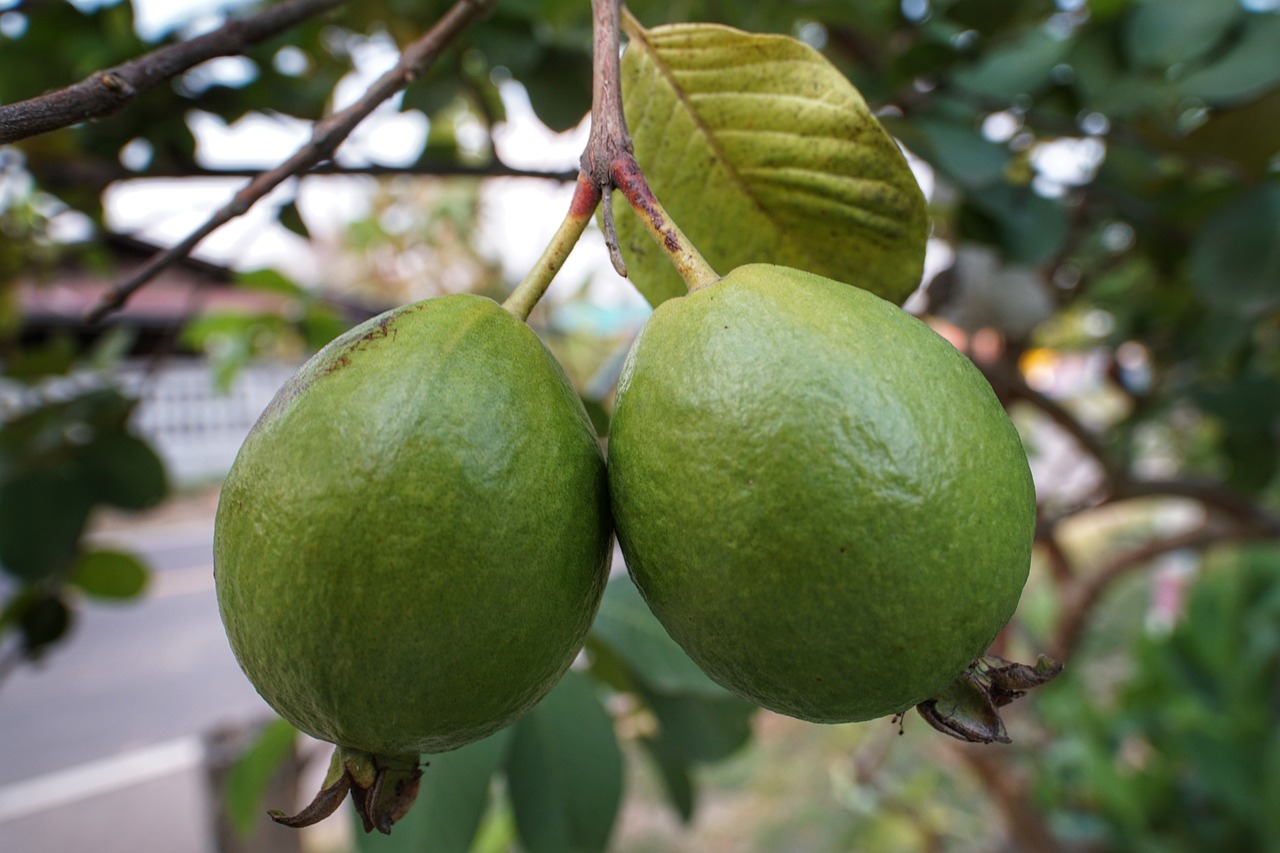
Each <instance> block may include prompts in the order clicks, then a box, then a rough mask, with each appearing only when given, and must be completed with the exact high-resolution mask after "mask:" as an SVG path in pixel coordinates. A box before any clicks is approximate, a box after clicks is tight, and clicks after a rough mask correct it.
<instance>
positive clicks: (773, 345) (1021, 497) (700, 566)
mask: <svg viewBox="0 0 1280 853" xmlns="http://www.w3.org/2000/svg"><path fill="white" fill-rule="evenodd" d="M608 466H609V484H610V489H611V493H612V507H613V514H614V521H615V527H616V530H617V534H618V539H619V543H620V545H621V547H622V551H623V554H624V556H625V557H626V560H627V565H628V568H629V570H630V573H631V576H632V578H633V579H634V581H635V583H636V585H637V586H638V587H639V589H640V591H641V593H642V594H643V595H644V597H645V599H646V601H647V602H648V604H649V606H650V608H651V609H652V610H653V612H654V614H655V615H656V616H657V617H658V619H659V620H660V621H661V622H662V624H663V626H664V627H665V628H666V629H667V631H668V633H670V635H671V636H672V638H674V639H675V640H676V641H677V642H678V643H679V644H680V645H681V646H682V647H683V648H684V649H685V651H686V652H687V653H688V654H689V656H690V657H691V658H692V659H693V660H694V661H695V662H696V663H698V664H699V666H701V667H702V669H703V670H705V671H706V673H707V674H708V675H709V676H711V678H713V679H714V680H715V681H717V682H719V683H720V684H721V685H723V686H724V687H726V688H728V689H729V690H731V691H732V692H734V693H736V694H738V695H739V696H742V697H744V698H746V699H748V700H750V701H752V702H755V703H756V704H758V705H761V706H763V707H765V708H769V709H771V710H774V711H777V712H780V713H783V714H788V715H791V716H794V717H799V718H801V719H805V720H810V721H815V722H823V723H839V722H850V721H856V720H867V719H872V718H875V717H881V716H886V715H890V714H896V713H900V712H903V711H905V710H907V709H909V708H911V707H912V706H913V705H918V704H920V703H922V702H924V701H926V700H928V699H930V697H934V696H936V695H938V694H939V693H940V692H942V691H943V689H944V688H946V687H947V686H948V685H949V684H951V683H952V682H953V681H955V679H957V678H958V677H960V676H961V675H962V674H963V673H965V672H966V670H967V669H968V668H969V667H970V665H971V664H974V663H975V661H976V660H977V659H979V658H980V656H981V655H982V654H983V652H984V651H985V650H986V648H987V647H988V645H989V644H990V643H991V641H992V639H993V638H994V637H995V635H996V634H997V633H998V632H999V630H1000V629H1001V627H1003V626H1004V624H1005V623H1006V622H1007V621H1008V619H1009V618H1010V617H1011V615H1012V614H1013V611H1014V608H1015V606H1016V605H1017V602H1018V599H1019V596H1020V594H1021V590H1022V587H1023V584H1024V583H1025V581H1026V577H1027V571H1028V566H1029V562H1030V554H1031V546H1032V539H1033V530H1034V525H1035V494H1034V487H1033V485H1032V481H1031V475H1030V471H1029V468H1028V465H1027V459H1026V455H1025V453H1024V451H1023V448H1022V445H1021V442H1020V440H1019V437H1018V434H1017V432H1016V431H1015V429H1014V427H1013V425H1012V424H1011V422H1010V421H1009V419H1008V417H1007V416H1006V414H1005V412H1004V410H1003V409H1002V408H1001V406H1000V403H999V402H998V401H997V399H996V397H995V394H994V393H993V392H992V390H991V387H990V386H989V385H988V384H987V382H986V380H985V379H984V378H983V376H982V375H981V373H980V372H979V371H978V370H977V369H976V368H975V367H974V365H973V364H972V363H971V362H970V361H969V360H968V359H966V358H965V357H964V356H963V355H962V354H961V353H960V352H958V351H957V350H956V349H955V348H954V347H953V346H951V344H949V343H948V342H947V341H945V340H944V339H943V338H942V337H940V336H939V335H937V334H936V333H934V332H933V331H932V330H931V329H929V328H928V326H926V325H925V324H924V323H922V322H920V321H919V320H917V319H915V318H914V317H911V316H910V315H909V314H907V313H905V312H903V311H902V310H901V309H899V308H898V307H896V306H895V305H892V304H891V303H889V302H886V301H884V300H882V299H880V298H879V297H877V296H874V295H872V294H871V293H868V292H866V291H864V290H860V289H858V288H856V287H851V286H848V285H846V284H841V283H837V282H834V281H831V280H829V279H825V278H822V277H819V276H816V275H812V274H809V273H806V272H801V271H798V270H794V269H788V268H784V267H779V266H772V265H764V264H760V265H749V266H744V267H739V268H738V269H736V270H734V271H733V272H731V273H730V274H729V275H727V276H725V277H724V278H722V279H720V280H719V281H717V282H715V283H713V284H710V285H707V286H705V287H701V288H697V289H695V290H693V291H692V292H690V293H689V294H688V295H687V296H683V297H679V298H675V299H671V300H669V301H667V302H665V303H663V304H662V305H660V306H659V307H658V308H657V310H656V311H655V312H654V314H653V315H652V317H651V318H650V319H649V321H648V322H647V323H646V325H645V326H644V328H643V329H642V331H641V333H640V335H639V337H638V338H637V340H636V342H635V344H634V345H633V347H632V349H631V351H630V353H629V354H628V357H627V361H626V363H625V366H624V368H623V373H622V377H621V380H620V382H619V385H618V391H617V396H616V400H615V409H614V415H613V422H612V426H611V429H610V439H609V452H608Z"/></svg>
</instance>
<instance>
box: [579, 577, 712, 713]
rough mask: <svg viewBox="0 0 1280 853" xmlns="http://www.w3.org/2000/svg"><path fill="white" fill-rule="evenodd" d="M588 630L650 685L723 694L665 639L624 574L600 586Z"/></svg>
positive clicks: (664, 631) (674, 690) (700, 693)
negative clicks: (601, 595)
mask: <svg viewBox="0 0 1280 853" xmlns="http://www.w3.org/2000/svg"><path fill="white" fill-rule="evenodd" d="M591 636H592V639H593V641H594V642H596V643H602V644H604V645H605V646H608V648H609V649H610V651H612V652H613V653H614V655H616V656H617V657H618V658H619V659H621V660H622V661H623V662H624V663H625V664H626V665H627V666H628V667H630V668H631V669H632V670H634V671H635V674H636V676H637V677H638V678H639V679H640V680H641V681H643V682H644V684H645V685H647V686H648V687H651V688H653V689H654V690H657V691H659V692H662V693H685V694H693V695H698V696H707V697H711V698H721V697H725V696H728V695H729V693H728V691H726V690H725V689H724V688H723V687H721V686H720V685H718V684H716V683H715V682H714V681H712V680H711V679H710V678H708V677H707V676H706V675H705V674H704V673H703V671H702V670H701V669H699V668H698V665H697V664H696V663H694V662H693V661H692V660H690V659H689V656H688V655H686V654H685V653H684V649H682V648H680V646H679V645H677V644H676V641H675V640H673V639H671V637H670V636H669V635H668V634H667V629H665V628H663V627H662V623H661V622H659V621H658V620H657V618H656V617H654V615H653V613H652V612H651V611H650V610H649V605H647V604H645V602H644V598H642V597H641V595H640V591H639V590H638V589H636V586H635V584H633V583H632V582H631V580H630V578H618V579H616V580H612V581H610V582H609V585H608V586H607V587H605V591H604V598H603V599H602V600H601V602H600V611H599V613H597V614H596V621H595V623H594V624H593V625H592V627H591Z"/></svg>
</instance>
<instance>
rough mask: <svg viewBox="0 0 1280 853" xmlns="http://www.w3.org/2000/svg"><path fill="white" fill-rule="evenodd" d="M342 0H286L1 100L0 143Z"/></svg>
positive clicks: (105, 104)
mask: <svg viewBox="0 0 1280 853" xmlns="http://www.w3.org/2000/svg"><path fill="white" fill-rule="evenodd" d="M343 2H344V0H286V2H284V3H280V4H277V5H275V6H271V7H269V8H267V9H264V10H263V11H261V12H259V13H258V14H256V15H253V16H251V17H248V18H243V19H239V20H237V19H231V20H228V21H227V22H226V23H225V24H223V25H222V26H221V27H218V28H217V29H216V30H213V31H211V32H208V33H205V34H204V35H200V36H196V37H195V38H193V39H189V40H187V41H183V42H178V43H177V44H169V45H165V46H164V47H160V48H157V49H155V50H153V51H151V52H150V53H147V54H144V55H143V56H140V57H138V58H136V59H131V60H129V61H128V62H126V63H124V64H122V65H117V66H115V67H114V68H108V69H105V70H103V71H98V72H96V73H94V74H93V75H91V76H89V77H87V78H85V79H84V80H81V81H80V82H79V83H75V84H73V85H71V86H67V87H66V88H65V89H58V90H57V91H54V92H49V93H47V94H44V95H39V96H37V97H34V98H29V99H27V100H25V101H19V102H17V103H14V104H5V105H3V106H0V144H3V143H6V142H16V141H18V140H19V139H26V138H28V137H31V136H37V135H39V134H41V133H48V132H49V131H52V130H58V129H59V128H63V127H70V126H71V125H73V124H79V123H80V122H83V121H87V120H89V119H94V118H102V117H103V116H108V115H111V114H113V113H115V112H118V111H119V110H121V109H123V108H124V107H125V106H126V105H128V104H129V103H131V102H132V101H133V100H134V99H136V98H137V97H138V96H139V95H141V94H143V93H144V92H147V91H149V90H151V89H153V88H155V87H156V86H157V85H158V84H160V83H163V82H164V81H166V80H169V79H171V78H173V77H176V76H177V75H179V74H181V73H182V72H184V71H187V70H188V69H190V68H193V67H195V66H197V65H199V64H200V63H202V62H205V61H206V60H209V59H214V58H215V57H219V56H236V55H239V54H242V53H245V52H246V51H247V50H248V49H249V48H251V47H253V46H254V45H255V44H257V43H259V42H261V41H265V40H266V39H269V38H271V37H272V36H275V35H278V34H279V33H282V32H284V31H285V30H288V29H290V28H291V27H293V26H295V25H297V24H299V23H301V22H302V21H305V20H307V19H309V18H312V17H315V16H316V15H319V14H321V13H323V12H327V11H329V10H330V9H333V8H335V7H337V6H341V5H342V3H343Z"/></svg>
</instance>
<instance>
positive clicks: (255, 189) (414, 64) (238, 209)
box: [86, 0, 496, 323]
mask: <svg viewBox="0 0 1280 853" xmlns="http://www.w3.org/2000/svg"><path fill="white" fill-rule="evenodd" d="M495 2H496V0H457V2H455V3H454V4H453V6H451V7H450V8H449V10H448V11H447V12H445V14H444V16H443V17H442V18H441V19H440V20H439V21H437V22H436V23H435V25H434V26H432V27H431V29H429V30H427V32H426V33H424V34H423V35H422V36H420V37H419V38H418V39H417V40H415V41H414V42H412V43H411V44H410V45H409V46H408V47H406V48H405V49H404V51H403V52H402V53H401V54H400V60H399V61H398V62H397V63H396V64H395V66H394V67H393V68H391V69H390V70H389V71H387V72H386V73H385V74H383V75H382V76H381V77H379V78H378V79H377V80H375V81H374V82H373V83H372V84H371V85H370V86H369V88H368V89H367V90H366V91H365V93H364V94H363V95H361V96H360V98H359V99H358V100H357V101H356V102H355V103H353V104H351V106H349V107H347V108H346V109H344V110H341V111H340V112H337V113H334V114H333V115H331V116H329V117H327V118H325V119H323V120H322V121H319V122H316V124H315V126H314V127H313V128H312V130H311V139H310V140H309V141H308V142H307V143H306V144H305V145H303V146H302V147H301V148H299V149H298V150H297V151H296V152H294V154H293V156H291V157H290V158H289V159H287V160H285V161H284V162H283V163H281V164H280V165H279V166H276V167H275V168H274V169H271V170H270V171H267V172H263V173H262V174H260V175H258V176H257V177H256V178H254V179H253V180H252V181H250V182H249V183H248V184H246V185H245V186H244V187H243V188H242V189H241V190H240V191H239V192H237V193H236V194H235V196H233V197H232V199H231V201H229V202H227V204H225V205H224V206H223V207H222V208H220V209H219V210H218V211H217V212H216V213H214V214H213V216H211V217H210V218H209V219H208V220H207V221H206V222H205V223H204V224H203V225H201V226H200V227H199V228H197V229H196V230H195V231H193V232H192V233H191V234H189V235H187V237H186V238H185V239H183V240H182V241H181V242H180V243H178V244H177V245H175V246H173V247H171V248H169V249H166V250H165V251H163V252H161V253H160V254H158V255H156V256H155V257H153V258H152V259H151V260H150V261H148V262H147V263H145V264H143V265H142V267H141V268H139V269H138V271H137V272H136V273H134V274H133V275H132V276H130V277H129V278H127V279H125V280H124V281H122V282H120V283H119V284H117V285H116V286H115V287H113V288H112V289H111V290H110V291H108V293H107V294H106V295H105V296H103V298H102V301H101V302H99V303H98V305H96V306H95V307H94V308H93V309H92V310H91V311H90V312H89V313H88V315H87V317H86V319H87V320H88V322H90V323H97V322H99V321H100V320H102V318H103V317H105V316H106V315H107V314H109V313H110V312H112V311H114V310H115V309H117V308H119V307H120V306H122V305H124V303H125V302H126V301H127V300H128V299H129V297H130V296H132V295H133V293H134V292H135V291H137V290H138V289H139V288H140V287H142V286H143V285H144V284H146V283H147V282H148V281H150V280H151V279H152V278H153V277H155V275H156V274H157V273H159V272H160V271H161V270H163V269H164V268H165V267H167V266H169V265H170V264H172V263H173V262H175V261H177V260H178V259H180V258H182V257H185V256H186V255H187V254H188V253H190V252H191V250H192V249H194V248H195V247H196V246H197V245H199V243H200V241H202V240H203V239H204V238H205V237H208V236H209V235H210V234H212V233H213V232H214V231H216V230H218V229H219V228H221V227H222V226H223V225H225V224H226V223H228V222H230V221H231V220H232V219H235V218H236V217H238V216H241V215H243V214H244V213H245V212H247V211H248V210H249V208H251V207H252V206H253V205H254V204H255V203H257V202H258V201H259V200H260V199H261V198H263V197H264V196H265V195H267V193H269V192H271V191H272V190H273V189H275V188H276V187H277V186H279V185H280V184H281V183H283V182H284V181H285V180H286V179H288V178H290V177H294V176H297V175H300V174H302V173H303V172H304V171H305V170H307V169H308V168H310V167H311V166H313V165H314V164H316V163H319V162H320V161H322V160H326V159H328V158H329V157H331V156H332V155H333V152H334V151H335V150H336V149H337V147H338V146H339V145H341V144H342V142H343V141H345V140H346V138H347V137H348V136H349V135H350V134H351V132H352V131H353V130H354V129H355V128H356V125H358V124H360V122H361V121H363V120H364V119H365V118H366V117H367V116H368V115H369V114H370V113H372V112H373V111H374V110H375V109H376V108H377V107H378V105H379V104H381V103H382V102H383V101H385V100H387V99H388V98H390V97H391V96H392V95H394V94H395V93H396V92H398V91H400V90H401V89H403V88H404V87H405V86H407V85H408V84H409V83H410V82H412V81H413V80H414V79H415V78H416V77H418V76H420V75H421V74H423V73H425V72H426V70H427V69H428V68H430V67H431V64H432V63H433V62H435V60H436V58H437V57H439V55H440V54H441V52H443V51H444V49H445V48H446V47H447V46H448V45H449V43H450V42H451V41H452V40H453V39H454V38H456V37H457V36H458V34H459V33H461V32H462V31H463V30H464V29H465V28H466V27H467V26H468V25H469V24H471V23H472V22H473V21H475V20H476V19H477V18H479V17H481V16H482V15H484V14H485V13H486V12H488V11H489V10H490V9H491V8H492V7H493V5H494V3H495Z"/></svg>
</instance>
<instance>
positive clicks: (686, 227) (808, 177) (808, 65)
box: [615, 24, 926, 305]
mask: <svg viewBox="0 0 1280 853" xmlns="http://www.w3.org/2000/svg"><path fill="white" fill-rule="evenodd" d="M622 92H623V104H624V108H625V111H626V117H627V124H628V127H629V128H630V131H631V135H632V137H633V140H634V142H635V153H636V158H637V160H639V162H640V165H641V167H642V168H643V169H644V170H645V174H646V175H647V177H648V179H649V184H650V186H651V187H652V188H653V191H654V193H655V194H656V195H657V197H658V200H659V201H660V202H662V204H663V206H664V207H665V208H666V209H667V211H668V212H669V213H670V214H671V217H672V218H673V219H674V220H675V221H676V223H677V224H678V225H679V226H680V228H681V229H682V230H683V231H684V232H685V234H687V235H688V237H689V239H690V240H692V241H693V243H694V244H695V245H696V246H697V247H698V249H699V250H701V252H702V254H703V255H704V257H706V259H707V261H708V262H709V263H710V264H711V265H712V266H713V267H715V268H716V271H717V272H719V273H721V274H722V275H723V274H726V273H728V272H729V271H730V270H731V269H733V268H734V267H738V266H741V265H742V264H746V263H752V262H768V263H774V264H782V265H785V266H791V267H797V268H799V269H803V270H807V271H809V272H813V273H816V274H819V275H824V276H827V277H828V278H834V279H836V280H838V281H844V282H848V283H850V284H855V285H858V286H859V287H863V288H865V289H867V290H870V291H872V292H874V293H877V294H879V295H881V296H883V297H885V298H886V299H891V300H893V301H895V302H899V303H900V302H902V301H903V300H904V299H906V297H907V296H908V295H909V294H910V293H911V291H912V290H914V289H915V287H916V285H917V284H918V283H919V280H920V273H921V265H922V263H923V258H924V243H925V237H926V214H925V204H924V198H923V196H922V195H921V193H920V188H919V186H918V185H917V183H916V181H915V177H914V175H912V173H911V169H910V167H908V165H907V162H906V159H905V158H904V157H903V155H902V153H901V151H900V150H899V149H898V147H897V145H896V143H895V142H894V141H893V139H892V138H891V137H890V136H889V135H888V133H886V132H885V130H884V128H883V127H881V125H880V123H879V122H878V121H876V119H875V117H874V116H872V115H871V112H870V111H869V110H868V109H867V105H866V103H865V102H864V101H863V99H862V96H861V95H860V94H859V93H858V91H857V90H856V89H855V88H854V87H853V85H852V84H851V83H850V82H849V81H848V80H847V79H846V78H845V77H844V75H842V74H841V73H840V72H839V71H838V70H836V68H835V67H834V66H832V65H831V64H830V63H829V62H827V60H826V59H824V58H823V57H822V55H821V54H819V53H818V52H816V51H814V50H813V49H812V48H810V47H808V46H807V45H805V44H803V43H801V42H799V41H796V40H795V39H792V38H789V37H786V36H777V35H754V34H750V33H744V32H741V31H739V30H735V29H731V28H729V27H723V26H717V25H710V24H682V25H675V26H664V27H657V28H655V29H652V30H647V31H644V32H643V33H636V32H634V31H633V32H632V34H631V39H630V41H629V43H628V45H627V50H626V53H625V54H624V56H623V62H622ZM615 208H617V209H618V217H617V219H618V233H619V238H620V241H621V244H622V249H623V254H624V256H625V257H626V261H627V267H628V269H629V271H630V276H631V279H632V281H633V282H634V283H635V285H636V287H638V288H639V289H640V292H641V293H643V294H644V295H645V297H646V298H647V299H648V300H649V301H650V302H652V303H653V304H655V305H656V304H657V303H659V302H661V301H663V300H664V299H668V298H670V297H672V296H678V295H680V294H682V293H684V291H685V288H684V284H683V282H681V280H680V278H679V276H678V275H677V274H676V273H675V271H674V269H673V268H672V267H671V264H670V262H669V261H668V260H667V258H666V257H665V255H664V254H663V252H662V250H661V249H660V248H659V247H658V246H657V244H656V243H654V242H653V241H652V239H651V238H650V237H649V236H648V233H647V232H646V231H644V229H643V227H642V226H641V225H640V223H639V221H638V219H637V218H636V217H635V215H634V213H632V212H631V211H630V209H629V208H627V207H626V205H625V203H624V202H621V200H620V199H619V200H616V203H615ZM624 208H625V209H624Z"/></svg>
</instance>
